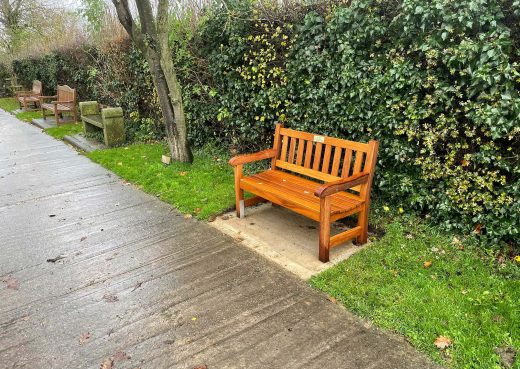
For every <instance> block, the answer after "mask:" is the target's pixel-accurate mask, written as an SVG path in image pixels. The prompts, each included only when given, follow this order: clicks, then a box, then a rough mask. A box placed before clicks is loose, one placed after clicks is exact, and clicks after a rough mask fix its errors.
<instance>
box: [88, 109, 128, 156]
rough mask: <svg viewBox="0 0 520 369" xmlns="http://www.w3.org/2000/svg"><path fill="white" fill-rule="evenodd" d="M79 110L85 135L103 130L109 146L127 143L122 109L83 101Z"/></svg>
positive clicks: (106, 143) (105, 140)
mask: <svg viewBox="0 0 520 369" xmlns="http://www.w3.org/2000/svg"><path fill="white" fill-rule="evenodd" d="M79 110H80V113H81V121H82V122H83V132H84V133H85V134H86V133H89V132H95V131H96V130H102V131H103V140H104V142H105V145H107V146H116V145H120V144H123V143H124V142H125V141H126V135H125V126H124V117H123V109H122V108H120V107H116V108H113V107H110V106H107V105H103V104H100V103H98V102H97V101H81V102H80V103H79ZM95 118H99V120H97V119H95Z"/></svg>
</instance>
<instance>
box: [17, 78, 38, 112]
mask: <svg viewBox="0 0 520 369" xmlns="http://www.w3.org/2000/svg"><path fill="white" fill-rule="evenodd" d="M42 91H43V86H42V83H41V82H40V81H38V80H34V81H33V85H32V89H31V90H30V91H17V92H16V98H17V100H18V103H19V104H20V109H21V108H24V109H25V110H29V109H30V108H32V107H34V109H38V108H39V106H40V96H41V95H42ZM29 105H31V107H29Z"/></svg>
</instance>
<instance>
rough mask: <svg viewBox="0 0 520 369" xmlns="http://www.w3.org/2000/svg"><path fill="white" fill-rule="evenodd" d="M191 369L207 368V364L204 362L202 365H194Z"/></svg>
mask: <svg viewBox="0 0 520 369" xmlns="http://www.w3.org/2000/svg"><path fill="white" fill-rule="evenodd" d="M193 369H208V366H207V365H206V364H202V365H199V366H196V367H194V368H193Z"/></svg>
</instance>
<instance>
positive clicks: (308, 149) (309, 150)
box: [303, 141, 314, 168]
mask: <svg viewBox="0 0 520 369" xmlns="http://www.w3.org/2000/svg"><path fill="white" fill-rule="evenodd" d="M312 149H314V145H313V144H312V141H307V146H306V148H305V164H303V166H304V167H305V168H310V167H311V160H312Z"/></svg>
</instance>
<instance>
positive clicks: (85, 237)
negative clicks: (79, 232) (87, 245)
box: [79, 236, 87, 242]
mask: <svg viewBox="0 0 520 369" xmlns="http://www.w3.org/2000/svg"><path fill="white" fill-rule="evenodd" d="M86 239H87V236H83V237H81V238H80V239H79V242H83V241H85V240H86Z"/></svg>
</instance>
